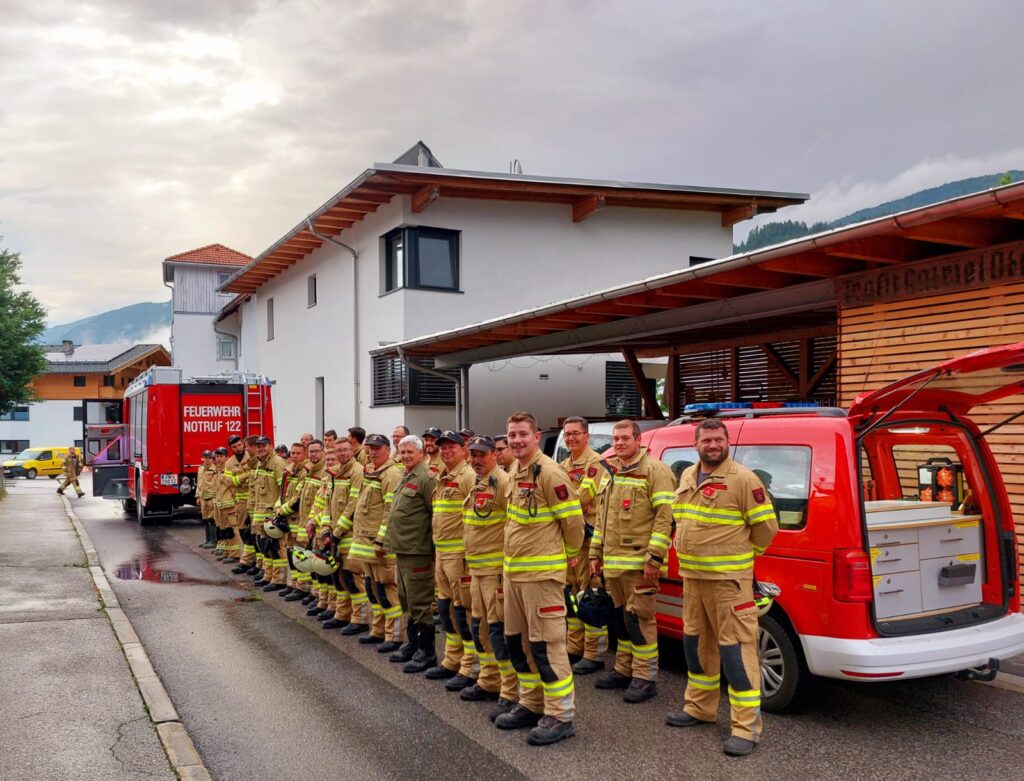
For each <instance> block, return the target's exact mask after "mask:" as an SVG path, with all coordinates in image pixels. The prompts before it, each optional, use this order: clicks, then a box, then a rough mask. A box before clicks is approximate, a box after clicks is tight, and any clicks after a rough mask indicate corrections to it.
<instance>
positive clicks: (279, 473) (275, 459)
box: [251, 436, 288, 592]
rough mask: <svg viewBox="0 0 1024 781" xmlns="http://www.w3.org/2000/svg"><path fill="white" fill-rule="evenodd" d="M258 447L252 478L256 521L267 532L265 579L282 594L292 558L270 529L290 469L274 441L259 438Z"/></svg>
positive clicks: (270, 588) (268, 584)
mask: <svg viewBox="0 0 1024 781" xmlns="http://www.w3.org/2000/svg"><path fill="white" fill-rule="evenodd" d="M253 445H254V447H255V448H256V463H255V464H254V465H253V477H252V497H251V498H252V522H253V525H256V524H258V525H260V526H262V527H263V529H264V535H263V536H262V537H260V539H261V540H262V542H263V546H264V548H263V578H264V580H266V581H267V583H266V584H265V585H264V586H263V587H262V588H263V590H264V591H267V592H269V591H281V590H282V589H284V588H285V585H286V582H287V578H288V558H287V555H286V553H285V550H284V540H283V539H277V538H274V537H271V536H270V535H268V534H266V527H267V526H268V525H269V524H272V523H273V522H274V519H275V517H276V516H277V506H278V504H280V499H281V488H282V487H283V485H284V478H285V474H286V473H287V467H286V466H285V463H284V461H283V460H282V459H281V457H280V456H279V455H277V453H276V452H275V451H274V450H273V449H272V447H271V444H270V439H269V438H267V437H264V436H261V437H257V438H256V441H255V442H254V443H253Z"/></svg>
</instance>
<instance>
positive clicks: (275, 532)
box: [263, 516, 288, 540]
mask: <svg viewBox="0 0 1024 781" xmlns="http://www.w3.org/2000/svg"><path fill="white" fill-rule="evenodd" d="M263 531H264V532H265V533H266V535H267V536H268V537H271V538H273V539H275V540H279V539H281V538H282V537H284V536H285V535H286V534H287V533H288V521H286V520H285V519H284V518H281V517H280V516H278V517H277V518H275V519H274V520H272V521H265V522H264V524H263Z"/></svg>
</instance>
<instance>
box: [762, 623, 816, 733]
mask: <svg viewBox="0 0 1024 781" xmlns="http://www.w3.org/2000/svg"><path fill="white" fill-rule="evenodd" d="M757 651H758V655H759V656H760V659H761V707H762V708H763V709H764V710H766V711H768V712H770V713H786V712H787V711H791V710H794V709H796V708H797V707H798V706H799V704H800V699H801V696H802V695H803V692H804V690H805V689H806V688H807V681H808V678H810V672H809V671H808V669H807V665H806V664H805V663H804V660H803V657H802V655H801V654H800V651H799V649H798V647H797V645H796V642H795V640H794V638H793V636H792V635H791V634H790V632H789V630H788V629H787V628H786V627H784V626H783V625H782V624H781V623H780V622H779V621H778V620H777V619H775V618H773V617H772V616H770V615H768V616H762V617H761V619H760V632H759V634H758V642H757Z"/></svg>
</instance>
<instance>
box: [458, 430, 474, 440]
mask: <svg viewBox="0 0 1024 781" xmlns="http://www.w3.org/2000/svg"><path fill="white" fill-rule="evenodd" d="M459 433H460V434H462V438H463V439H465V440H470V439H472V438H473V437H475V436H476V432H475V431H473V429H471V428H460V429H459Z"/></svg>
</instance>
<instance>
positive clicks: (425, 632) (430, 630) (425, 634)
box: [402, 624, 437, 673]
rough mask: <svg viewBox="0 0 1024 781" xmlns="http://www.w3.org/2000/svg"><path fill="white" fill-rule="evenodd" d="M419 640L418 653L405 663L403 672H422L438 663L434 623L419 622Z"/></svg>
mask: <svg viewBox="0 0 1024 781" xmlns="http://www.w3.org/2000/svg"><path fill="white" fill-rule="evenodd" d="M416 626H417V629H418V631H417V635H418V642H417V648H416V653H414V654H413V655H412V659H410V660H409V661H408V662H406V663H405V666H404V667H403V668H402V672H403V673H422V672H425V671H426V670H429V669H430V668H431V667H433V666H435V665H436V664H437V651H436V650H435V649H434V625H433V624H417V625H416Z"/></svg>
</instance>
